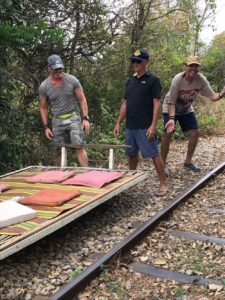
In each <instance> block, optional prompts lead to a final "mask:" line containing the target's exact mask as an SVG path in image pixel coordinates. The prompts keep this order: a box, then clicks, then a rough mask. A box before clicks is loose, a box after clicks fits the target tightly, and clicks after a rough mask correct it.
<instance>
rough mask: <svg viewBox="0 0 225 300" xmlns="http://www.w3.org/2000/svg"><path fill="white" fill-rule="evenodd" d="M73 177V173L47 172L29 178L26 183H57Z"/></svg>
mask: <svg viewBox="0 0 225 300" xmlns="http://www.w3.org/2000/svg"><path fill="white" fill-rule="evenodd" d="M73 175H74V172H73V171H45V172H42V173H39V174H37V175H34V176H32V177H27V178H26V181H27V182H30V183H38V182H39V183H56V182H61V181H63V180H66V179H67V178H69V177H71V176H73Z"/></svg>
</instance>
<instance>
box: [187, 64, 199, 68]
mask: <svg viewBox="0 0 225 300" xmlns="http://www.w3.org/2000/svg"><path fill="white" fill-rule="evenodd" d="M188 66H189V67H195V68H198V67H199V65H198V64H190V65H188Z"/></svg>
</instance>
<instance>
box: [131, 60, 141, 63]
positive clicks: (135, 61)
mask: <svg viewBox="0 0 225 300" xmlns="http://www.w3.org/2000/svg"><path fill="white" fill-rule="evenodd" d="M141 62H142V60H137V59H131V63H132V64H141Z"/></svg>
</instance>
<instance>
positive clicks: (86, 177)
mask: <svg viewBox="0 0 225 300" xmlns="http://www.w3.org/2000/svg"><path fill="white" fill-rule="evenodd" d="M123 174H124V172H106V171H90V172H86V173H83V174H80V175H77V176H74V177H72V178H69V179H67V180H65V181H63V182H62V184H71V185H84V186H90V187H97V188H100V187H102V186H103V185H104V184H107V183H109V182H112V181H113V180H116V179H118V178H120V177H122V176H123Z"/></svg>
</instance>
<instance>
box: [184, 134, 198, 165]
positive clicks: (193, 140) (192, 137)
mask: <svg viewBox="0 0 225 300" xmlns="http://www.w3.org/2000/svg"><path fill="white" fill-rule="evenodd" d="M188 134H189V136H188V149H187V155H186V159H185V164H190V163H191V161H192V157H193V154H194V152H195V149H196V146H197V143H198V138H199V130H198V129H191V130H189V131H188Z"/></svg>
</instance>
